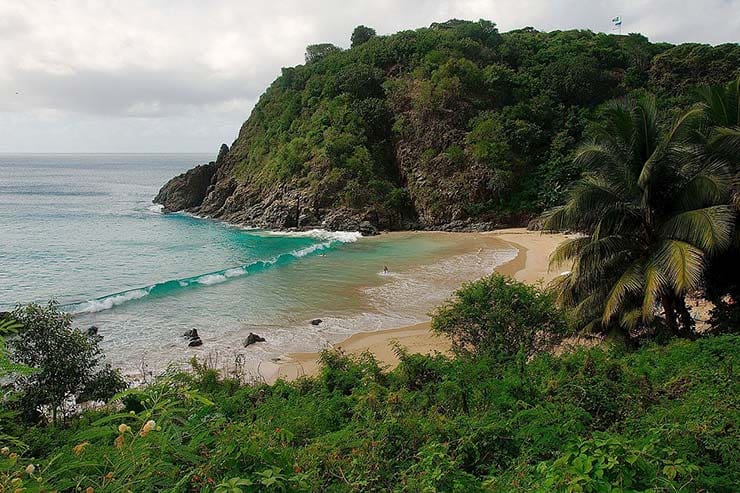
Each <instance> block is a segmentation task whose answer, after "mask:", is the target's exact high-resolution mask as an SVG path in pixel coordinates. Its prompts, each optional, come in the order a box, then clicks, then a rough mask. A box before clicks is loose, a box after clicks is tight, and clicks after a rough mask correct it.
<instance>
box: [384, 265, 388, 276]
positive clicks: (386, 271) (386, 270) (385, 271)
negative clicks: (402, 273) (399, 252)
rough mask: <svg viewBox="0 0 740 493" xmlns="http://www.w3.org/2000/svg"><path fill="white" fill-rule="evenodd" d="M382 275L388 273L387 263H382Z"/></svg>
mask: <svg viewBox="0 0 740 493" xmlns="http://www.w3.org/2000/svg"><path fill="white" fill-rule="evenodd" d="M383 275H384V276H387V275H388V266H387V265H384V266H383Z"/></svg>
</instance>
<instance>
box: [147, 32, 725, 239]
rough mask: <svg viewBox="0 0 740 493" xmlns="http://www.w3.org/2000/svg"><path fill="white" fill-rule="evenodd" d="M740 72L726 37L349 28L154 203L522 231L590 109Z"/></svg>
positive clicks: (569, 177) (668, 97) (283, 80)
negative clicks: (341, 40) (345, 42)
mask: <svg viewBox="0 0 740 493" xmlns="http://www.w3.org/2000/svg"><path fill="white" fill-rule="evenodd" d="M738 67H740V47H739V46H738V45H737V44H726V45H721V46H716V47H711V46H708V45H701V44H684V45H679V46H673V45H670V44H666V43H657V44H656V43H651V42H649V41H648V40H647V39H646V38H645V37H643V36H641V35H639V34H630V35H625V36H616V35H607V34H602V33H593V32H591V31H553V32H549V33H547V32H539V31H536V30H534V29H532V28H524V29H520V30H516V31H510V32H507V33H499V32H498V30H497V29H496V26H495V24H494V23H492V22H488V21H484V20H481V21H478V22H466V21H458V20H451V21H448V22H445V23H440V24H433V25H432V26H430V27H429V28H422V29H418V30H415V31H403V32H400V33H397V34H394V35H390V36H377V35H376V34H375V32H374V30H373V29H371V28H367V27H364V26H359V27H358V28H357V29H355V32H354V33H353V35H352V47H351V48H350V49H346V50H342V49H340V48H338V47H336V46H333V45H330V44H318V45H311V46H309V47H308V48H307V50H306V63H305V64H304V65H300V66H297V67H291V68H284V69H283V70H282V74H281V75H280V76H279V77H278V78H277V79H276V80H275V81H274V82H273V83H272V85H271V86H270V87H269V88H268V89H267V90H266V91H265V93H264V94H263V95H262V97H261V98H260V100H259V102H258V103H257V105H256V106H255V108H254V110H253V111H252V114H251V116H250V117H249V119H248V120H247V121H246V122H245V123H244V125H243V126H242V128H241V131H240V132H239V136H238V138H237V139H236V141H235V142H234V143H233V145H232V147H231V149H228V148H226V147H225V146H224V147H222V151H221V153H220V154H219V158H218V160H217V161H216V162H215V163H211V164H208V165H205V166H201V167H199V168H196V169H195V170H191V171H190V172H188V173H187V174H184V175H181V176H180V177H178V178H176V179H174V180H172V181H171V182H170V183H169V184H167V185H166V186H165V187H164V188H163V190H162V191H161V192H160V194H159V196H158V197H157V199H156V202H159V203H162V204H164V205H165V207H166V208H167V209H169V210H180V209H190V210H192V211H194V212H198V213H200V214H202V215H207V216H211V217H217V218H221V219H224V220H228V221H231V222H238V223H245V224H250V225H253V226H260V227H268V228H289V227H296V226H303V227H306V226H323V227H326V228H328V229H357V227H358V225H359V224H360V223H362V221H369V222H370V223H372V224H373V225H374V226H376V227H379V228H395V229H397V228H441V227H452V228H454V227H457V228H462V227H466V226H467V225H469V224H470V223H477V222H485V223H488V224H490V225H494V224H521V223H524V222H526V221H527V220H528V219H530V218H532V217H534V216H536V215H537V213H539V212H541V211H542V210H544V209H546V208H548V207H550V206H553V205H556V204H557V203H559V202H561V201H562V198H563V194H564V192H565V189H566V187H567V185H568V184H569V183H571V182H572V181H573V179H575V178H577V177H578V176H579V175H580V172H581V170H580V169H579V168H578V166H576V165H574V164H573V160H572V159H571V158H572V153H573V150H574V148H575V145H576V143H577V142H578V141H579V140H581V138H582V137H583V136H584V135H587V134H588V121H589V120H590V119H592V118H594V117H595V116H596V115H597V114H598V111H599V108H600V106H601V105H602V103H604V102H605V101H607V100H610V99H613V98H617V97H621V96H625V95H633V96H634V95H637V94H639V93H641V92H644V91H648V92H651V93H654V94H656V95H657V98H658V101H659V103H658V104H659V106H660V107H664V108H665V107H672V108H678V107H681V106H682V105H684V104H685V103H686V102H687V101H688V97H689V93H690V89H691V88H693V87H695V86H699V85H716V84H720V83H724V82H726V81H727V80H729V79H730V78H732V77H734V76H736V75H737V73H738V72H739V70H740V69H739V68H738ZM669 116H670V115H669Z"/></svg>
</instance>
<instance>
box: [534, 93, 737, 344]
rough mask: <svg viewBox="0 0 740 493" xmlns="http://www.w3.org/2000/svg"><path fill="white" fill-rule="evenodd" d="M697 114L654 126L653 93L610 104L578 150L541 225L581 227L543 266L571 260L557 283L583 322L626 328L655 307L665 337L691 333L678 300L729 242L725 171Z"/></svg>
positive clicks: (642, 322)
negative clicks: (708, 151)
mask: <svg viewBox="0 0 740 493" xmlns="http://www.w3.org/2000/svg"><path fill="white" fill-rule="evenodd" d="M701 115H702V112H701V110H700V109H698V108H694V109H692V110H690V111H688V112H686V113H684V114H682V115H680V116H679V117H678V118H677V119H676V121H675V122H673V124H672V125H671V126H670V127H669V128H667V129H666V130H662V129H661V128H660V127H659V125H658V113H657V110H656V103H655V98H654V97H652V96H642V97H640V98H637V99H635V100H621V101H615V102H612V103H610V104H608V105H607V107H606V109H605V112H604V118H603V121H602V122H601V123H600V124H599V125H597V128H596V129H595V137H594V139H593V140H592V141H590V142H586V143H585V144H583V145H582V146H581V147H580V148H579V149H578V150H577V152H576V160H577V161H578V163H579V164H580V165H582V166H583V168H584V169H585V170H586V171H585V173H584V175H583V177H582V178H581V179H580V180H579V181H577V182H576V183H575V184H574V186H573V187H572V189H571V190H570V193H569V197H568V199H567V201H566V203H565V204H564V205H563V206H561V207H558V208H556V209H554V210H552V211H550V212H549V213H548V214H547V215H546V217H545V222H544V227H545V229H548V230H570V231H574V232H579V233H581V235H580V236H579V237H577V238H573V239H570V240H568V241H566V242H564V243H563V244H562V245H560V246H559V247H558V248H557V249H556V251H555V252H554V253H553V255H552V257H551V262H552V264H553V265H558V264H562V263H569V264H570V265H571V270H570V271H569V272H568V273H566V274H564V275H561V276H560V277H559V278H557V279H556V280H555V287H556V289H557V291H558V293H559V294H558V300H559V302H560V303H562V304H563V305H564V306H566V307H569V308H572V309H573V310H574V313H575V315H576V316H577V317H578V319H579V320H580V321H581V323H582V325H583V327H584V328H597V327H600V328H606V327H608V326H610V325H611V324H614V323H616V324H617V325H619V326H621V327H622V328H623V329H626V330H632V329H635V328H637V327H638V326H643V327H644V326H646V325H649V324H651V322H653V321H654V319H655V315H656V314H657V312H658V310H659V309H662V311H663V317H664V321H665V324H666V326H667V328H668V329H669V331H670V333H671V334H674V335H684V336H688V335H690V334H691V332H692V327H693V320H692V318H691V315H690V313H689V311H688V309H687V307H686V303H685V296H686V294H687V293H688V292H689V291H692V290H694V289H696V288H698V287H699V286H700V284H701V281H702V276H703V274H704V269H705V266H706V263H707V261H708V259H709V258H710V257H711V256H712V255H714V254H716V253H718V252H721V251H723V250H725V249H726V248H727V247H728V246H729V245H730V243H731V241H732V233H733V221H734V213H733V210H732V208H731V207H730V206H729V205H728V200H727V198H728V193H729V190H730V176H729V172H728V170H727V167H726V165H725V163H724V162H723V161H721V160H720V161H718V160H713V159H707V158H706V155H705V153H704V152H703V151H702V147H701V146H700V145H698V144H697V143H696V142H695V135H696V132H695V130H696V129H697V128H698V127H697V126H698V124H699V122H700V121H701Z"/></svg>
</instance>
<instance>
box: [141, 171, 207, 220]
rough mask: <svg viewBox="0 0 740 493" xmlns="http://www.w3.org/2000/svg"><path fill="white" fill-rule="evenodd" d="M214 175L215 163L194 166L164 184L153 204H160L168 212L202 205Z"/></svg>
mask: <svg viewBox="0 0 740 493" xmlns="http://www.w3.org/2000/svg"><path fill="white" fill-rule="evenodd" d="M215 173H216V164H215V163H209V164H201V165H200V166H196V167H195V168H193V169H191V170H188V171H186V172H185V173H183V174H181V175H179V176H176V177H174V178H173V179H171V180H170V181H168V182H167V183H165V185H164V186H163V187H162V189H161V190H160V191H159V193H158V194H157V196H156V197H154V202H155V203H157V204H162V205H163V206H164V208H165V210H166V211H169V212H175V211H181V210H183V209H190V208H191V207H198V206H199V205H201V204H202V203H203V199H204V198H205V196H206V192H207V191H208V187H209V186H210V185H211V179H212V178H213V175H214V174H215Z"/></svg>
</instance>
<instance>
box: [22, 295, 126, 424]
mask: <svg viewBox="0 0 740 493" xmlns="http://www.w3.org/2000/svg"><path fill="white" fill-rule="evenodd" d="M13 318H14V319H15V320H17V321H18V323H19V324H20V325H21V327H22V328H21V329H20V333H19V334H18V336H17V337H16V338H14V339H13V340H12V342H11V349H12V354H13V359H14V361H16V362H17V363H20V364H22V365H26V366H28V367H31V368H34V369H35V371H34V372H32V373H30V374H20V375H18V376H17V378H16V379H15V381H14V387H15V389H16V390H17V392H18V393H19V396H18V398H17V400H16V401H15V403H14V404H15V405H17V406H19V408H20V411H21V413H22V415H23V416H24V417H25V418H26V419H28V420H36V419H39V417H40V410H41V408H42V407H43V406H48V407H49V408H50V411H51V415H52V420H53V421H54V422H56V421H57V418H58V417H59V414H60V413H61V417H62V418H65V417H66V414H67V411H68V410H67V409H66V403H67V401H68V399H69V398H74V399H75V400H76V401H78V402H79V401H82V400H85V399H101V400H105V399H107V398H109V397H111V396H113V395H114V394H115V393H116V392H118V391H120V390H122V389H124V388H125V387H126V384H125V382H124V380H123V378H122V377H121V375H120V373H119V372H118V371H117V370H113V369H111V367H110V365H109V364H107V363H105V357H104V355H103V352H102V350H101V349H100V346H99V345H98V339H96V338H94V337H89V336H87V335H85V334H83V333H82V331H80V330H79V329H75V328H72V317H71V316H70V315H69V314H66V313H62V312H60V311H59V310H58V309H57V305H56V303H55V302H53V301H50V302H49V304H48V305H47V306H41V305H37V304H34V303H31V304H29V305H26V306H23V307H21V306H19V307H18V308H16V309H15V310H14V311H13Z"/></svg>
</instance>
